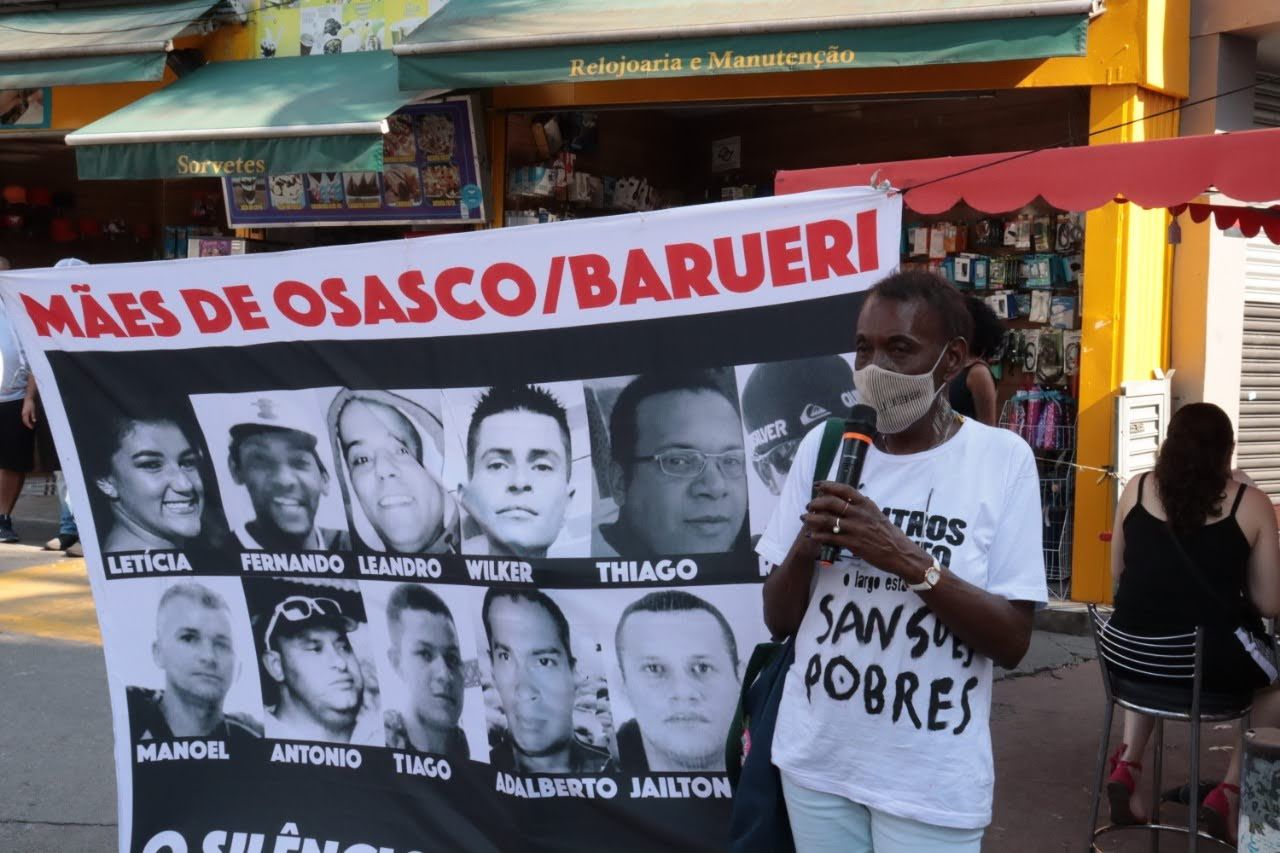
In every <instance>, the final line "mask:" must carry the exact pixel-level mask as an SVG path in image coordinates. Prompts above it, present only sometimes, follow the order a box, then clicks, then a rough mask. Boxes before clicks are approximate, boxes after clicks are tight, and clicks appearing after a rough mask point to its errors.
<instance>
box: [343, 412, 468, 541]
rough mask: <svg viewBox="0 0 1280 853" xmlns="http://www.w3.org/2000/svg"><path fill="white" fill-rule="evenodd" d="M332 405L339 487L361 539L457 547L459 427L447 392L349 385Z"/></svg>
mask: <svg viewBox="0 0 1280 853" xmlns="http://www.w3.org/2000/svg"><path fill="white" fill-rule="evenodd" d="M325 410H326V416H325V417H326V423H327V429H328V435H329V441H330V446H331V449H332V453H333V456H334V458H335V459H336V460H337V467H336V477H337V480H338V486H339V488H338V489H337V491H338V492H339V493H340V494H341V496H342V499H343V502H344V504H345V506H346V514H347V519H348V523H349V524H350V529H351V531H352V532H353V534H354V536H355V542H356V544H357V545H359V546H362V547H364V548H368V549H370V550H374V551H384V552H395V553H403V554H456V553H458V552H459V550H460V545H461V542H462V538H461V537H462V534H461V528H460V521H461V514H460V512H459V508H458V500H457V495H456V494H454V493H453V492H451V490H450V489H449V488H448V486H447V480H446V479H445V469H446V465H447V462H448V459H449V455H450V447H449V443H448V441H447V440H446V436H447V435H450V434H451V430H452V427H451V424H450V422H449V412H448V411H447V407H446V406H445V404H444V398H443V395H442V394H441V392H440V391H438V390H400V391H374V390H353V389H350V388H342V389H338V390H337V391H336V393H334V394H333V395H332V398H331V399H330V400H328V401H327V403H326V405H325Z"/></svg>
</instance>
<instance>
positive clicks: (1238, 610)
mask: <svg viewBox="0 0 1280 853" xmlns="http://www.w3.org/2000/svg"><path fill="white" fill-rule="evenodd" d="M1152 517H1153V518H1154V516H1152ZM1163 527H1164V530H1165V532H1166V533H1168V534H1169V541H1170V542H1172V543H1173V550H1175V551H1176V552H1177V553H1178V559H1177V560H1175V561H1174V562H1176V563H1177V564H1178V565H1179V566H1180V567H1181V568H1182V570H1183V574H1185V575H1187V576H1188V577H1190V578H1191V579H1192V580H1193V581H1195V582H1196V584H1197V585H1198V586H1199V587H1200V589H1201V591H1203V592H1204V594H1205V595H1206V596H1208V599H1209V600H1210V601H1212V602H1213V603H1214V604H1215V605H1216V606H1217V608H1218V611H1219V614H1220V615H1221V616H1223V617H1224V618H1225V619H1226V620H1227V624H1229V625H1231V626H1233V627H1237V628H1238V627H1240V626H1241V624H1242V622H1243V621H1244V618H1245V616H1246V615H1247V613H1248V609H1247V605H1245V603H1244V602H1240V604H1239V605H1237V606H1236V607H1232V606H1231V604H1230V602H1228V601H1227V600H1226V599H1225V598H1223V597H1222V593H1220V592H1218V590H1216V589H1214V588H1213V584H1211V583H1209V581H1208V580H1206V579H1205V576H1204V574H1203V573H1202V572H1201V571H1200V567H1199V566H1197V565H1196V563H1195V560H1193V559H1191V555H1190V554H1188V553H1187V549H1186V548H1185V547H1183V545H1182V542H1181V541H1180V540H1179V539H1178V534H1177V533H1176V532H1174V529H1173V525H1172V524H1170V523H1169V521H1168V520H1166V521H1165V522H1164V524H1163Z"/></svg>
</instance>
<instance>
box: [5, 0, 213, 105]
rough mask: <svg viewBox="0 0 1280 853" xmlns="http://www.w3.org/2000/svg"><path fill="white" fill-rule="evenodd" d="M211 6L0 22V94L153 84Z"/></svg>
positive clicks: (184, 4) (206, 0)
mask: <svg viewBox="0 0 1280 853" xmlns="http://www.w3.org/2000/svg"><path fill="white" fill-rule="evenodd" d="M217 5H218V2H217V0H179V2H168V3H139V4H134V5H131V6H99V7H93V8H79V9H55V10H52V11H47V12H15V13H13V14H9V15H0V89H26V88H36V87H41V86H74V85H78V84H82V83H128V82H133V81H139V80H159V79H161V78H162V77H163V76H164V64H165V57H166V55H167V54H168V52H169V51H170V50H172V49H173V39H174V37H176V36H177V35H178V33H180V32H182V31H183V30H185V29H186V28H187V27H188V26H190V25H191V24H194V23H195V22H196V21H198V20H200V19H201V18H203V17H204V16H205V15H206V14H207V13H208V12H209V10H210V9H212V8H213V7H214V6H217Z"/></svg>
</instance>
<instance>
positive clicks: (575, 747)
mask: <svg viewBox="0 0 1280 853" xmlns="http://www.w3.org/2000/svg"><path fill="white" fill-rule="evenodd" d="M568 597H569V596H568V595H559V596H557V597H556V598H553V597H552V596H551V595H549V594H548V593H546V592H544V591H542V590H537V589H530V588H526V587H490V588H489V589H488V590H487V591H486V592H485V594H484V600H483V602H482V604H481V609H480V625H479V631H480V638H479V642H480V644H481V648H483V649H484V650H485V652H484V654H482V656H481V667H480V674H481V679H482V682H483V686H484V697H485V705H486V715H487V719H488V728H489V750H490V753H489V754H490V763H491V764H492V765H493V766H494V767H495V768H497V769H499V770H506V771H510V772H515V773H571V774H575V775H581V774H587V773H610V772H614V771H616V769H617V766H616V764H615V762H614V761H613V757H612V752H611V747H610V744H611V743H612V741H613V717H612V711H611V707H610V701H609V690H608V682H607V680H606V678H605V662H604V654H603V651H604V647H603V643H602V641H601V640H600V639H599V638H598V637H595V636H592V635H593V634H595V633H596V631H595V629H594V625H593V623H592V621H591V620H590V618H589V616H590V614H591V612H592V610H591V608H590V607H587V606H584V607H581V608H578V609H574V608H570V607H565V606H564V604H565V602H566V600H567V599H568ZM584 603H585V602H584Z"/></svg>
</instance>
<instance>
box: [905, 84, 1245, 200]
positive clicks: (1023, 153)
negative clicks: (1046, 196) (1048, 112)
mask: <svg viewBox="0 0 1280 853" xmlns="http://www.w3.org/2000/svg"><path fill="white" fill-rule="evenodd" d="M1258 85H1259V83H1258V81H1256V80H1255V81H1254V82H1252V83H1247V84H1245V85H1244V86H1240V87H1238V88H1235V89H1230V90H1228V91H1226V92H1219V93H1218V94H1216V95H1210V96H1209V97H1207V98H1199V99H1198V100H1194V101H1184V102H1182V103H1181V104H1178V105H1177V106H1175V107H1170V108H1169V109H1167V110H1160V111H1159V112H1154V113H1151V114H1150V115H1144V116H1139V117H1138V118H1133V119H1129V120H1128V121H1122V122H1120V123H1119V124H1113V125H1110V126H1109V127H1100V128H1098V129H1097V130H1091V131H1089V132H1088V133H1086V134H1085V135H1084V138H1085V139H1088V138H1090V137H1092V136H1097V135H1098V134H1100V133H1110V132H1111V131H1113V130H1119V129H1120V128H1122V127H1128V126H1129V125H1131V124H1138V123H1140V122H1144V121H1149V120H1151V119H1154V118H1160V117H1161V116H1166V115H1169V114H1170V113H1176V112H1181V111H1182V110H1185V109H1186V108H1187V107H1196V106H1199V105H1201V104H1207V103H1211V102H1212V101H1216V100H1218V99H1219V98H1225V97H1227V96H1229V95H1237V94H1239V93H1240V92H1244V91H1247V90H1249V89H1253V88H1256V87H1257V86H1258ZM1075 141H1076V138H1075V137H1074V136H1072V137H1071V138H1069V139H1067V140H1065V141H1063V142H1058V143H1054V144H1052V145H1043V146H1041V147H1039V148H1033V149H1031V150H1030V151H1019V152H1017V153H1016V154H1010V155H1009V156H1008V157H1002V158H1000V159H999V160H993V161H991V162H990V163H981V164H979V165H977V166H971V167H969V168H968V169H961V170H960V171H958V172H952V173H951V174H948V175H939V176H938V177H936V178H930V179H929V180H927V181H921V182H920V183H918V184H912V185H911V186H909V187H897V188H896V189H897V190H898V191H899V192H903V193H905V192H909V191H910V190H916V189H920V188H921V187H927V186H930V185H931V184H936V183H940V182H942V181H949V180H951V179H952V178H958V177H961V176H963V175H969V174H972V173H974V172H980V171H982V170H983V169H990V168H993V167H995V166H1000V165H1002V164H1004V163H1011V162H1013V161H1014V160H1021V159H1022V158H1023V157H1030V156H1031V155H1032V154H1038V153H1040V152H1041V151H1048V150H1049V149H1052V148H1062V147H1063V146H1067V145H1071V144H1072V143H1074V142H1075Z"/></svg>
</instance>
